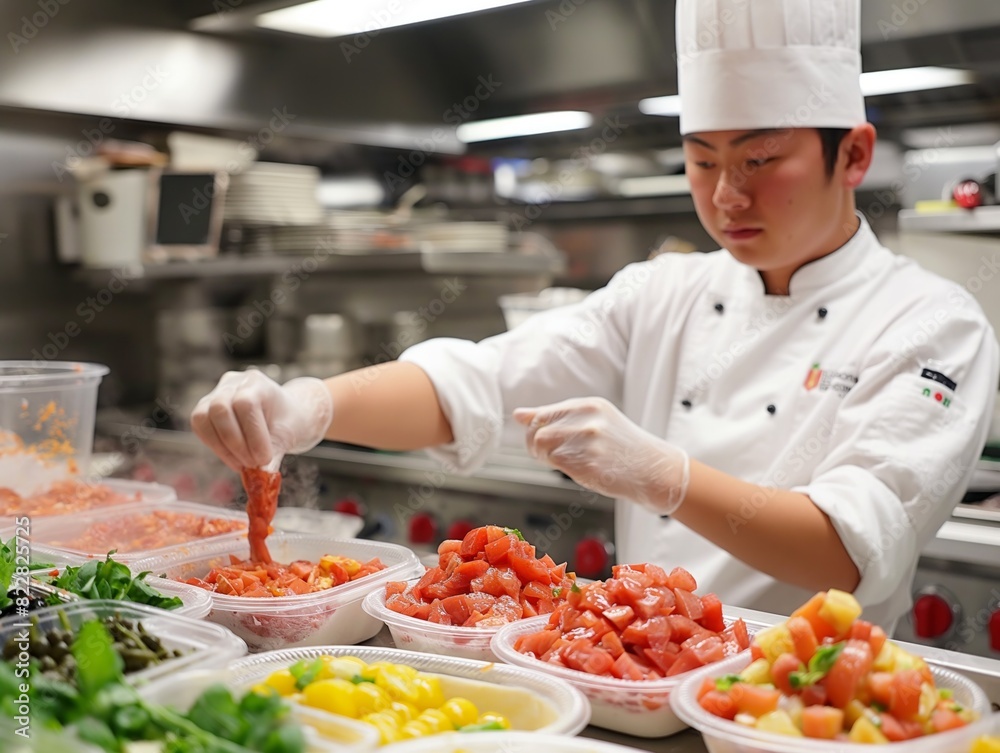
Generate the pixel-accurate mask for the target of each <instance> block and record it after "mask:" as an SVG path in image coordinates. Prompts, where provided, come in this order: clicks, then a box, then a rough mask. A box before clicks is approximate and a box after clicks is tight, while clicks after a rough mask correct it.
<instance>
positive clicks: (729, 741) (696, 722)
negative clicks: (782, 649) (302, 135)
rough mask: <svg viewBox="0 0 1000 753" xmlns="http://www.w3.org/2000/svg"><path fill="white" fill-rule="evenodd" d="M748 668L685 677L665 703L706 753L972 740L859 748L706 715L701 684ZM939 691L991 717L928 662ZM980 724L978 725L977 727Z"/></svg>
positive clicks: (830, 752)
mask: <svg viewBox="0 0 1000 753" xmlns="http://www.w3.org/2000/svg"><path fill="white" fill-rule="evenodd" d="M749 664H750V654H749V653H743V654H740V655H739V656H733V657H730V658H729V659H726V660H725V661H721V662H718V663H717V664H713V665H712V666H710V667H704V668H703V669H698V670H695V671H694V672H690V673H688V675H687V676H686V678H685V680H684V682H682V683H681V685H680V687H679V688H677V691H676V692H675V693H674V694H673V695H672V696H671V698H670V705H671V707H672V708H673V710H674V713H675V714H677V716H679V717H680V718H681V719H683V720H684V721H685V722H686V723H687V724H689V725H690V726H692V727H694V728H695V729H696V730H698V731H699V732H701V734H702V736H703V738H704V740H705V746H706V747H707V748H708V751H709V753H846V751H850V750H856V751H858V753H869V752H870V753H890V751H901V750H904V749H905V750H906V753H969V746H970V745H971V743H972V740H973V739H975V737H976V736H977V735H976V734H970V730H972V731H973V733H974V732H975V730H974V729H973V728H974V727H975V726H976V725H970V726H969V727H966V728H965V729H960V730H954V731H952V732H940V733H937V734H933V735H927V736H926V737H921V738H918V739H916V740H907V741H906V742H905V743H889V744H887V745H864V744H861V743H848V742H841V741H837V740H813V739H809V738H801V737H788V736H785V735H778V734H775V733H771V732H761V731H760V730H755V729H750V728H749V727H744V726H743V725H740V724H737V723H736V722H731V721H728V720H726V719H721V718H720V717H717V716H715V715H714V714H709V713H708V712H707V711H705V710H704V709H703V708H702V707H701V705H700V704H699V703H698V689H699V688H700V687H701V685H702V683H703V682H704V681H705V679H706V678H717V677H721V676H722V675H725V674H736V673H739V672H742V671H743V670H744V669H745V668H746V667H747V665H749ZM928 665H929V666H930V669H931V672H932V674H933V675H934V682H935V684H936V685H937V686H938V687H939V688H945V689H948V690H951V691H952V693H954V698H955V702H956V703H960V704H961V705H963V706H965V707H967V708H971V709H974V710H975V711H977V712H978V713H979V714H980V715H983V716H986V715H989V714H990V711H991V709H990V702H989V700H988V699H987V698H986V694H985V693H984V692H983V691H982V689H981V688H980V687H979V686H978V685H976V684H975V683H974V682H972V681H971V680H969V679H968V678H966V677H964V676H963V675H960V674H958V673H957V672H953V671H952V670H950V669H947V668H945V667H942V666H940V665H937V664H934V663H932V662H928ZM982 722H983V720H980V722H977V725H978V724H981V723H982ZM979 729H981V730H983V731H980V732H979V734H986V730H987V729H988V728H987V727H980V728H979Z"/></svg>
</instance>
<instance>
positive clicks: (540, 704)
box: [229, 646, 590, 740]
mask: <svg viewBox="0 0 1000 753" xmlns="http://www.w3.org/2000/svg"><path fill="white" fill-rule="evenodd" d="M319 656H356V657H358V658H359V659H361V660H362V661H364V662H365V663H367V664H374V663H375V662H380V661H385V662H392V663H393V664H406V665H408V666H410V667H413V668H414V669H416V670H418V671H419V672H426V673H428V674H433V675H437V676H438V677H439V678H440V680H441V690H442V691H443V692H444V696H445V698H453V697H456V696H460V697H463V698H468V699H469V700H470V701H472V702H473V703H474V704H476V706H477V707H479V709H480V711H486V710H489V711H495V712H496V713H498V714H503V715H504V716H506V717H507V718H508V719H509V720H510V722H511V725H512V726H513V727H514V728H515V729H516V730H519V731H530V732H532V733H547V734H550V735H576V734H578V733H579V732H580V731H581V730H583V728H584V727H586V726H587V722H588V721H589V719H590V704H588V703H587V699H586V698H584V696H583V694H582V693H581V692H580V691H579V690H577V689H576V688H574V687H573V686H572V685H570V684H569V683H567V682H565V681H563V680H560V679H558V678H556V677H550V676H548V675H543V674H541V673H540V672H531V671H529V670H526V669H521V668H519V667H508V666H506V665H503V664H494V663H486V662H479V661H472V660H471V659H457V658H454V657H448V656H437V655H434V654H421V653H415V652H411V651H403V650H401V649H398V648H376V647H373V646H320V647H317V648H305V649H303V648H300V649H293V650H290V651H271V652H268V653H266V654H259V655H257V656H249V657H246V658H245V659H240V660H238V661H235V662H233V663H232V664H230V665H229V670H230V673H231V674H232V677H233V680H234V681H235V682H237V683H246V684H253V683H256V682H261V681H262V680H264V678H266V677H267V676H268V675H269V674H271V672H274V671H275V670H278V669H287V668H288V667H289V666H291V665H292V664H294V663H295V662H297V661H299V660H300V659H306V660H309V659H315V658H316V657H319ZM498 686H499V687H500V688H503V690H499V689H498ZM478 734H479V733H476V735H469V736H468V739H470V740H471V739H472V738H473V737H476V736H477V735H478Z"/></svg>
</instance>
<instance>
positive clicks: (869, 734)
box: [847, 716, 889, 745]
mask: <svg viewBox="0 0 1000 753" xmlns="http://www.w3.org/2000/svg"><path fill="white" fill-rule="evenodd" d="M847 739H849V740H850V741H851V742H852V743H869V744H873V745H884V744H887V743H888V742H889V738H887V737H886V736H885V735H883V734H882V730H880V729H879V728H878V727H876V726H875V724H874V723H873V722H872V721H871V720H870V719H869V718H868V717H867V716H862V717H861V718H860V719H858V721H856V722H855V723H854V724H853V726H852V727H851V732H850V734H849V735H848V736H847Z"/></svg>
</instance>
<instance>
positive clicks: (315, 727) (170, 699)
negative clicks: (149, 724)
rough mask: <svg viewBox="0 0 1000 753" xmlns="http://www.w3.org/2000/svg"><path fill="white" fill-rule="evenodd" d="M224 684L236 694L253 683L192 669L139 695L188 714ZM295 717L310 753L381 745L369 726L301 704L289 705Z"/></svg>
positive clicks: (360, 751) (360, 752) (361, 751)
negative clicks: (200, 699) (213, 688)
mask: <svg viewBox="0 0 1000 753" xmlns="http://www.w3.org/2000/svg"><path fill="white" fill-rule="evenodd" d="M216 683H221V684H222V685H225V686H226V687H227V688H229V689H230V690H231V691H233V693H234V695H235V694H239V693H243V692H246V691H247V690H249V688H250V685H251V684H252V683H246V682H242V683H239V682H234V681H233V679H232V673H231V672H229V671H227V670H224V669H223V670H210V669H192V670H188V671H186V672H177V673H174V674H171V675H169V676H167V677H164V678H163V679H161V680H158V681H157V682H153V683H150V684H149V685H147V686H146V687H144V688H142V689H141V690H140V691H139V693H140V695H142V697H143V698H144V699H146V700H147V701H150V702H152V703H156V704H159V705H161V706H170V707H172V708H174V709H176V710H177V711H180V712H182V713H187V711H188V710H189V709H190V708H191V706H192V705H193V704H194V702H195V701H196V700H197V698H198V696H199V695H201V693H202V692H204V690H205V689H206V688H208V687H209V686H210V685H214V684H216ZM289 705H290V706H291V709H292V718H294V719H295V721H296V722H298V723H299V724H300V725H301V726H302V729H303V731H304V732H305V738H306V745H307V748H306V751H307V753H366V752H367V751H371V750H374V749H375V748H377V747H378V744H379V735H378V731H377V730H376V729H375V728H374V727H373V726H371V725H370V724H365V723H363V722H357V721H354V720H353V719H348V718H346V717H341V716H336V715H334V714H327V713H324V712H322V711H319V710H317V709H312V708H309V707H307V706H300V705H298V704H289Z"/></svg>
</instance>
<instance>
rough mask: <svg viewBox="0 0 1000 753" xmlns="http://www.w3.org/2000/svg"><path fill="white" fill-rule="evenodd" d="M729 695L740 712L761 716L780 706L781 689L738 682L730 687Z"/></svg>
mask: <svg viewBox="0 0 1000 753" xmlns="http://www.w3.org/2000/svg"><path fill="white" fill-rule="evenodd" d="M729 697H730V698H731V699H732V700H733V703H735V704H736V709H737V710H738V711H739V712H740V713H743V714H751V715H752V716H756V717H761V716H764V714H768V713H770V712H772V711H774V710H775V709H777V708H778V701H779V700H780V699H781V691H780V690H774V689H768V688H766V687H763V686H761V685H750V684H748V683H745V682H738V683H736V684H734V685H733V686H732V687H731V688H730V689H729Z"/></svg>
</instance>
